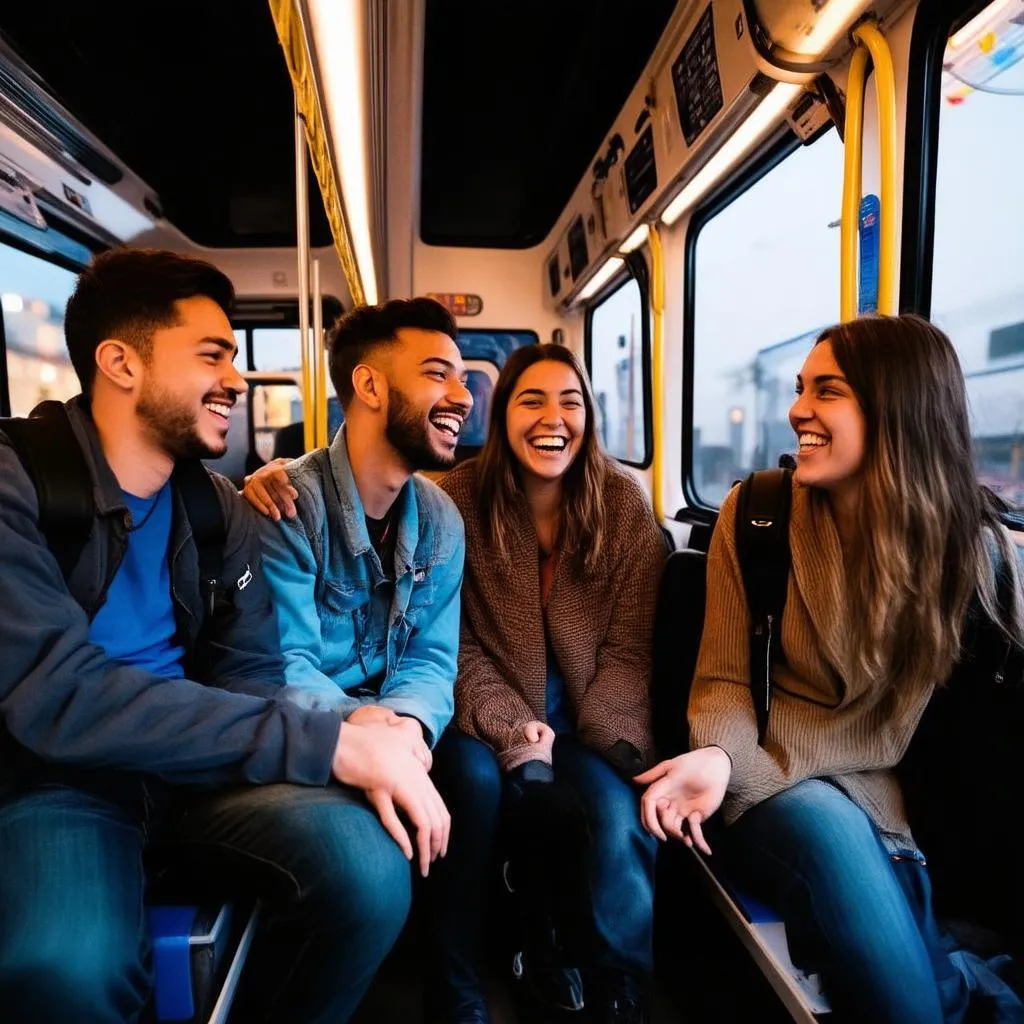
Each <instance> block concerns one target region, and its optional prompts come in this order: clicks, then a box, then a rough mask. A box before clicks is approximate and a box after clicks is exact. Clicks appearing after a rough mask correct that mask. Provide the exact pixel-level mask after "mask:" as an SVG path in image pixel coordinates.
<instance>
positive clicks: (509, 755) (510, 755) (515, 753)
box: [498, 743, 551, 772]
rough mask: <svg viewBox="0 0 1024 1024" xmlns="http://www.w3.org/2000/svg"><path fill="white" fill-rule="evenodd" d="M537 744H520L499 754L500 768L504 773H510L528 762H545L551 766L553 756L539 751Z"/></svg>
mask: <svg viewBox="0 0 1024 1024" xmlns="http://www.w3.org/2000/svg"><path fill="white" fill-rule="evenodd" d="M538 747H539V744H537V743H519V744H516V746H514V747H509V749H508V750H502V751H500V752H499V753H498V767H499V768H501V770H502V771H503V772H510V771H512V769H513V768H518V767H519V766H520V765H521V764H526V762H527V761H543V762H544V764H551V755H550V754H549V753H547V752H546V751H544V750H541V749H538Z"/></svg>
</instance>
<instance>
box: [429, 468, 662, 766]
mask: <svg viewBox="0 0 1024 1024" xmlns="http://www.w3.org/2000/svg"><path fill="white" fill-rule="evenodd" d="M440 483H441V486H442V488H444V490H446V491H447V492H448V493H449V494H450V495H451V497H452V499H453V500H454V501H455V504H456V505H457V506H458V508H459V511H460V512H461V513H462V518H463V520H464V521H465V524H466V570H465V576H464V578H463V584H462V635H461V640H460V646H459V675H458V679H457V681H456V684H455V719H456V722H457V724H458V726H459V728H460V729H462V730H463V731H464V732H467V733H469V734H470V735H471V736H475V737H477V738H478V739H480V740H483V741H484V742H485V743H487V744H488V745H489V746H490V747H491V748H492V749H493V750H494V751H495V753H496V754H497V756H498V761H499V763H500V764H501V767H502V768H503V769H504V770H506V771H508V770H510V769H512V768H514V767H516V766H517V765H519V764H522V763H523V762H524V761H528V760H530V759H531V758H534V757H536V756H537V755H536V747H535V746H533V745H531V744H529V743H528V742H527V741H526V739H525V737H524V736H523V726H524V725H525V724H526V723H527V722H530V721H541V722H543V721H545V719H546V710H545V705H546V700H545V690H546V684H547V652H546V648H545V619H546V623H547V634H548V636H549V637H550V641H551V647H552V650H553V652H554V655H555V658H556V659H557V661H558V666H559V668H560V669H561V672H562V677H563V679H564V680H565V690H566V695H567V697H568V700H569V702H570V705H571V707H572V709H573V712H574V713H575V715H576V724H577V735H578V736H579V738H580V739H581V740H582V741H583V742H584V743H586V744H587V745H588V746H590V747H592V748H593V749H595V750H598V751H601V752H604V751H606V750H608V749H609V748H610V747H612V746H613V745H614V744H615V743H616V742H617V741H618V740H627V741H628V742H629V743H631V744H632V745H633V746H634V747H636V749H637V750H639V751H640V753H641V754H642V755H643V758H644V762H645V764H649V763H650V761H651V756H652V750H653V741H652V739H651V728H650V714H651V711H650V696H649V691H650V678H651V638H652V632H653V627H654V606H655V602H656V600H657V593H658V584H659V580H660V576H661V571H662V569H663V567H664V564H665V559H666V556H667V547H666V544H665V541H664V539H663V537H662V534H661V531H660V529H659V527H658V525H657V523H656V522H655V519H654V515H653V514H652V512H651V507H650V505H649V503H648V500H647V496H646V495H645V494H644V492H643V490H642V489H641V487H640V485H639V484H638V483H637V482H636V480H635V479H634V478H633V477H632V476H630V475H629V473H627V472H626V471H625V470H624V469H622V468H621V467H619V466H618V465H617V464H615V463H614V462H611V461H610V460H609V464H608V473H607V477H606V484H605V506H606V508H607V513H608V529H607V532H606V533H605V544H604V549H603V552H602V555H601V559H600V564H599V566H598V569H597V571H596V572H595V573H594V574H593V575H592V576H590V577H588V578H586V579H579V578H577V577H576V576H575V575H574V573H573V571H572V567H571V564H570V560H569V559H568V558H564V557H563V558H559V560H558V565H557V567H556V569H555V576H554V580H553V582H552V585H551V592H550V594H549V596H548V601H547V607H546V609H545V608H542V605H541V593H540V559H539V547H538V543H537V534H536V532H535V530H534V528H533V523H532V522H531V520H530V515H529V512H528V510H527V507H526V502H525V500H522V501H520V502H519V503H518V504H517V506H516V509H515V521H514V533H513V536H512V543H511V547H510V558H509V560H508V561H504V562H503V561H501V560H500V559H499V557H498V555H497V554H496V552H495V551H494V550H493V548H492V547H491V545H490V544H489V543H488V542H487V540H486V538H485V536H484V534H483V531H482V529H481V522H480V517H479V514H478V511H477V484H476V460H475V459H473V460H469V461H468V462H465V463H463V464H462V465H460V466H458V467H457V468H456V469H454V470H452V472H451V473H449V474H448V475H447V476H446V477H445V478H444V479H443V480H441V481H440Z"/></svg>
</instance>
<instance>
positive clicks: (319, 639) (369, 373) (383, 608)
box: [245, 298, 473, 763]
mask: <svg viewBox="0 0 1024 1024" xmlns="http://www.w3.org/2000/svg"><path fill="white" fill-rule="evenodd" d="M456 331H457V329H456V326H455V321H454V320H453V318H452V316H451V314H450V313H449V312H448V311H447V310H446V309H445V308H444V307H443V306H441V305H440V304H439V303H437V302H434V301H433V300H432V299H426V298H416V299H407V300H397V299H396V300H393V301H391V302H388V303H385V304H384V305H382V306H363V307H360V308H358V309H355V310H353V311H352V312H350V313H348V314H347V315H346V316H343V317H341V318H340V319H339V320H338V321H337V323H336V324H335V325H334V327H333V328H332V330H331V332H330V336H329V341H328V344H329V346H330V370H331V380H332V381H333V382H334V387H335V390H336V391H337V393H338V399H339V401H340V402H341V406H342V409H343V410H344V413H345V422H344V424H343V425H342V427H341V429H339V430H338V432H337V434H336V435H335V437H334V440H333V441H332V442H331V445H330V447H329V448H324V449H320V450H318V451H315V452H310V453H309V454H307V455H305V456H304V457H303V458H301V459H298V460H296V461H294V462H290V463H287V468H286V469H285V468H282V467H281V466H280V465H278V464H271V465H270V466H268V467H266V468H265V469H264V470H262V471H260V473H259V474H257V475H256V476H255V477H253V478H250V479H249V481H248V482H247V485H246V491H245V494H246V497H247V498H248V499H249V501H250V502H251V503H252V504H253V505H254V506H255V507H256V508H257V509H258V510H259V511H261V512H262V513H263V514H264V516H265V517H266V518H264V519H263V520H262V533H261V535H262V540H263V558H264V564H265V566H266V572H267V578H268V579H269V581H270V585H271V590H272V592H273V595H274V604H275V607H276V609H277V619H278V626H279V628H280V631H281V643H282V650H283V651H284V656H285V671H286V675H287V679H288V682H289V684H291V686H292V687H293V688H294V689H296V690H300V691H302V692H303V693H304V696H305V701H304V702H305V703H306V704H307V706H310V707H330V708H334V709H337V710H339V711H341V713H342V715H343V716H344V717H345V719H346V720H347V721H348V722H353V723H357V724H358V723H364V722H378V723H386V724H389V725H390V726H391V727H393V728H394V729H395V730H396V731H400V733H401V735H403V736H405V737H407V738H408V741H409V743H410V745H411V748H412V749H414V750H417V751H420V750H421V749H422V746H423V744H424V742H425V743H426V744H427V745H428V746H430V747H432V746H433V745H434V743H435V742H436V741H437V740H438V739H439V738H440V735H441V733H442V732H443V731H444V728H445V726H446V725H447V724H448V722H449V720H450V719H451V716H452V711H453V689H454V685H455V676H456V671H457V657H458V646H459V591H460V587H461V585H462V567H463V559H464V556H465V541H464V536H463V526H462V519H461V517H460V516H459V513H458V511H457V510H456V508H455V505H454V504H453V503H452V501H451V499H450V498H449V497H448V496H447V495H446V494H444V492H442V491H441V489H440V488H439V487H437V486H436V485H435V484H433V483H431V482H430V481H429V480H426V479H424V478H423V477H422V476H420V475H414V474H416V471H417V470H425V469H446V468H448V467H450V466H451V465H453V464H454V461H455V448H456V446H457V444H458V440H459V433H460V431H461V429H462V425H463V422H464V421H465V419H466V417H467V416H468V415H469V412H470V409H471V408H472V405H473V398H472V395H471V394H470V392H469V390H468V389H467V388H466V383H465V377H466V371H465V367H464V365H463V362H462V356H461V354H460V352H459V349H458V346H457V345H456V344H455V341H454V338H455V335H456ZM281 461H282V462H283V460H281ZM278 503H280V505H281V506H282V507H283V508H284V509H285V515H284V518H283V519H282V516H281V513H280V512H279V510H278ZM428 757H429V755H428ZM425 763H427V761H426V759H425Z"/></svg>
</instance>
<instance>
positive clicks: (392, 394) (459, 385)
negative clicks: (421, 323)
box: [382, 327, 473, 470]
mask: <svg viewBox="0 0 1024 1024" xmlns="http://www.w3.org/2000/svg"><path fill="white" fill-rule="evenodd" d="M397 339H398V344H396V345H393V346H389V347H388V348H387V349H385V350H384V355H383V356H382V359H383V365H384V367H385V372H386V376H387V420H386V424H385V428H384V430H385V436H386V437H387V439H388V441H389V442H390V444H391V446H392V447H393V448H394V449H395V451H397V452H398V453H399V454H400V455H401V456H402V458H403V459H404V460H405V462H406V463H407V464H408V466H409V468H410V469H411V470H423V469H447V468H448V467H450V466H451V465H452V464H453V463H454V462H455V449H456V448H457V447H458V444H459V435H460V433H461V431H462V425H463V423H464V422H465V420H466V417H467V416H468V415H469V412H470V410H471V409H472V408H473V396H472V394H471V393H470V392H469V390H468V388H467V387H466V367H465V365H464V363H463V361H462V354H461V353H460V352H459V348H458V346H457V345H456V344H455V342H454V341H453V340H452V339H451V338H450V337H448V335H447V334H442V333H441V332H440V331H426V330H421V329H419V328H416V327H403V328H400V329H399V330H398V332H397Z"/></svg>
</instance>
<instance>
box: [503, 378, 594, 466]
mask: <svg viewBox="0 0 1024 1024" xmlns="http://www.w3.org/2000/svg"><path fill="white" fill-rule="evenodd" d="M505 429H506V431H507V434H508V443H509V447H510V448H511V449H512V452H513V454H514V455H515V457H516V459H517V460H518V462H519V465H520V467H521V469H522V471H523V472H524V473H527V474H529V475H531V476H533V477H535V478H537V479H540V480H549V481H550V480H558V479H560V478H561V477H562V476H564V475H565V473H566V471H567V470H568V469H569V467H570V466H571V465H572V464H573V462H574V460H575V459H576V456H577V455H578V454H579V451H580V447H581V445H582V443H583V438H584V434H585V433H586V429H587V410H586V406H585V405H584V401H583V387H582V384H581V383H580V380H579V378H578V377H577V376H576V373H575V371H574V370H573V368H572V367H571V366H569V365H567V364H566V363H561V362H555V361H554V360H551V359H545V360H542V361H541V362H538V363H534V364H533V365H532V366H528V367H527V368H526V369H525V370H524V371H523V372H522V374H521V375H520V377H519V379H518V380H517V381H516V383H515V385H514V387H513V388H512V396H511V399H510V401H509V403H508V410H507V412H506V414H505Z"/></svg>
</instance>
